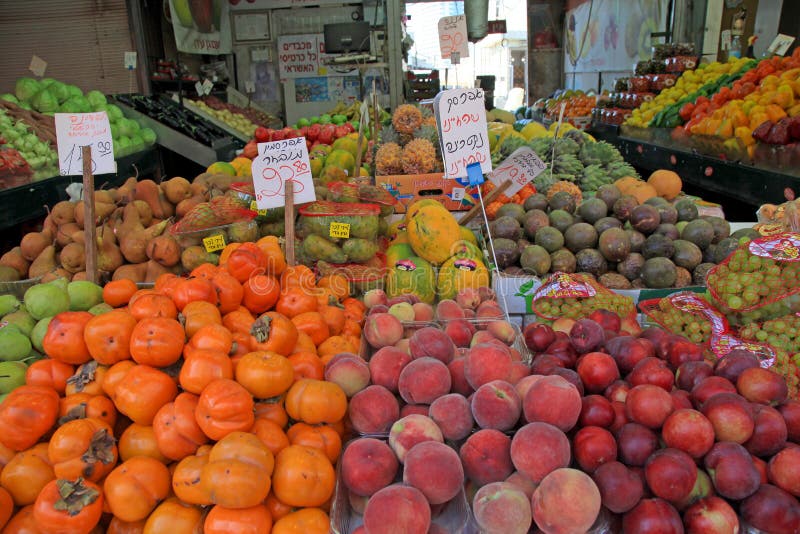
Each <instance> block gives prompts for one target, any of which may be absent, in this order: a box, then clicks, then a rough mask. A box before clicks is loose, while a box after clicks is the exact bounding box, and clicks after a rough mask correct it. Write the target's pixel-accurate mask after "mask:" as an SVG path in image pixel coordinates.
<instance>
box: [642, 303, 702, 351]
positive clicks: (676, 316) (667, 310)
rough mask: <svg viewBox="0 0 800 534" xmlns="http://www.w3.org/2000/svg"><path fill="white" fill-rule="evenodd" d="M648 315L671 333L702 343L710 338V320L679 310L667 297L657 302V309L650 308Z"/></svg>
mask: <svg viewBox="0 0 800 534" xmlns="http://www.w3.org/2000/svg"><path fill="white" fill-rule="evenodd" d="M650 316H651V317H652V318H653V319H654V320H655V321H657V322H658V323H660V324H661V325H662V326H664V328H666V329H667V330H669V331H670V332H672V333H673V334H677V335H679V336H683V337H685V338H686V339H688V340H690V341H692V342H694V343H697V344H702V343H707V342H708V341H710V340H711V334H712V328H711V321H709V320H708V319H707V318H706V317H703V316H701V315H695V314H693V313H689V312H686V311H682V310H679V309H678V308H676V307H675V306H673V305H672V302H670V299H669V298H668V297H664V298H662V299H661V300H660V301H659V302H658V309H654V310H651V311H650Z"/></svg>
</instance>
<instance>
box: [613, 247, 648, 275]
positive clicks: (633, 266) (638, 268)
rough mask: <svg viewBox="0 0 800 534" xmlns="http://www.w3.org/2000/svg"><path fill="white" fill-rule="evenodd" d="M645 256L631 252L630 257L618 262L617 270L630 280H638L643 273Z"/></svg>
mask: <svg viewBox="0 0 800 534" xmlns="http://www.w3.org/2000/svg"><path fill="white" fill-rule="evenodd" d="M642 267H644V256H642V255H641V254H639V253H638V252H631V253H630V254H628V257H627V258H625V259H624V260H622V261H621V262H619V263H618V264H617V272H618V273H619V274H621V275H622V276H624V277H625V278H627V279H628V280H631V281H633V280H636V279H637V278H639V277H640V276H641V275H642Z"/></svg>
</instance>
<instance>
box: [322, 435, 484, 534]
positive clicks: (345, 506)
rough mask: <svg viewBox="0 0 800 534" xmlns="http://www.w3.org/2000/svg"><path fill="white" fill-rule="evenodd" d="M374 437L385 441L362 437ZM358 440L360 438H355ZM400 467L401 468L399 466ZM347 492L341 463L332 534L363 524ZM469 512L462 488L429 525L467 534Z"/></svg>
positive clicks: (348, 531)
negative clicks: (351, 504) (432, 524)
mask: <svg viewBox="0 0 800 534" xmlns="http://www.w3.org/2000/svg"><path fill="white" fill-rule="evenodd" d="M363 437H365V438H366V437H374V438H375V439H385V438H381V437H376V436H363ZM356 439H360V438H356ZM353 441H355V440H351V441H349V442H348V443H347V444H346V445H345V448H344V449H343V450H342V453H344V451H345V450H347V447H348V446H349V445H350V444H351V443H353ZM401 467H402V466H401ZM397 472H398V476H397V478H396V479H395V481H396V482H400V481H402V468H400V469H398V471H397ZM348 492H349V490H348V489H347V487H346V486H345V485H344V481H343V480H342V463H341V461H340V462H339V463H338V465H337V467H336V488H335V489H334V493H333V502H332V503H331V514H330V518H331V532H333V533H334V534H350V533H351V532H353V531H354V530H355V529H357V528H358V527H359V526H361V525H362V524H363V523H364V520H363V518H362V516H361V515H359V514H358V513H356V511H355V510H353V508H352V507H351V506H350V499H349V497H348ZM470 518H471V512H470V507H469V503H468V502H467V495H466V493H465V492H464V487H463V486H462V487H461V491H459V492H458V495H456V496H455V497H453V498H452V499H451V500H450V501H448V502H447V503H446V504H445V505H444V507H443V508H442V510H441V512H439V513H438V514H437V515H436V516H435V517H434V516H431V523H434V524H436V525H438V526H440V527H442V528H443V529H444V530H445V531H447V532H450V533H452V534H461V533H464V532H467V530H466V529H467V526H468V525H469V523H470Z"/></svg>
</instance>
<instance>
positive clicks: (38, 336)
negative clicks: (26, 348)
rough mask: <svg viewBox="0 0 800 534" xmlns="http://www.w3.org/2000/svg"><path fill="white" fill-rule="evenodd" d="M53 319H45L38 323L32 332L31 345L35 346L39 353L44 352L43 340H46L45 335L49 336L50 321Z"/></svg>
mask: <svg viewBox="0 0 800 534" xmlns="http://www.w3.org/2000/svg"><path fill="white" fill-rule="evenodd" d="M52 319H53V318H52V317H45V318H44V319H42V320H41V321H39V322H38V323H36V326H34V327H33V331H31V345H33V348H35V349H36V350H38V351H39V352H44V347H42V340H43V339H44V336H45V334H47V327H48V326H50V321H51V320H52Z"/></svg>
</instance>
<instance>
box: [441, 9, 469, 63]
mask: <svg viewBox="0 0 800 534" xmlns="http://www.w3.org/2000/svg"><path fill="white" fill-rule="evenodd" d="M439 49H440V50H441V52H442V58H443V59H448V58H451V55H452V54H457V55H456V56H455V57H454V58H451V59H456V58H458V59H459V60H460V59H462V58H465V57H469V48H468V47H467V18H466V17H465V16H464V15H454V16H452V17H442V18H440V19H439Z"/></svg>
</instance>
